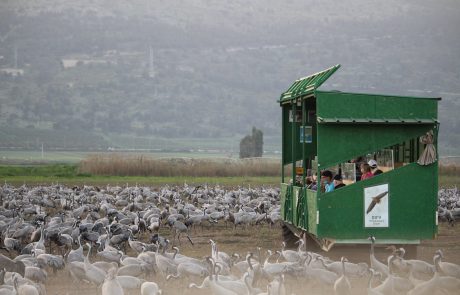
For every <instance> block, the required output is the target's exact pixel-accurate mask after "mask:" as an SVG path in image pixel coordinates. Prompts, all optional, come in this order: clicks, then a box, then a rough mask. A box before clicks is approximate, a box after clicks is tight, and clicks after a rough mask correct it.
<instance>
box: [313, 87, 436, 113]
mask: <svg viewBox="0 0 460 295" xmlns="http://www.w3.org/2000/svg"><path fill="white" fill-rule="evenodd" d="M315 96H316V99H317V114H318V117H322V118H370V119H372V118H374V119H383V118H386V119H391V118H404V119H433V118H435V119H436V118H437V117H438V115H437V113H438V108H437V105H438V104H437V103H438V100H436V99H433V98H416V97H398V96H386V95H376V94H359V93H345V92H330V91H316V92H315Z"/></svg>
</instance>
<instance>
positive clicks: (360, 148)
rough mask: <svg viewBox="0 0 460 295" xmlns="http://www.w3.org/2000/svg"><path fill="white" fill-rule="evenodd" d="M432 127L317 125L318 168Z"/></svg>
mask: <svg viewBox="0 0 460 295" xmlns="http://www.w3.org/2000/svg"><path fill="white" fill-rule="evenodd" d="M433 128H435V125H431V124H411V125H396V124H395V125H365V124H359V125H358V124H355V125H352V124H340V125H339V124H318V127H317V129H318V164H319V165H320V168H321V169H326V168H328V167H331V166H333V165H336V164H339V163H344V162H346V161H348V160H351V159H353V158H355V157H357V156H361V155H366V154H368V153H373V152H376V151H379V150H381V149H383V148H386V147H389V146H392V145H395V144H400V143H402V142H404V141H406V140H407V139H411V138H417V137H419V136H421V135H424V134H425V133H426V132H427V131H429V130H431V129H433Z"/></svg>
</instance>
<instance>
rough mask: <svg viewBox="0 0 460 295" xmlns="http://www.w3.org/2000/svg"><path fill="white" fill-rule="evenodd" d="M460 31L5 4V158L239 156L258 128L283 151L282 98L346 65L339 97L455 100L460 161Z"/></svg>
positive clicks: (349, 4) (447, 1) (407, 11)
mask: <svg viewBox="0 0 460 295" xmlns="http://www.w3.org/2000/svg"><path fill="white" fill-rule="evenodd" d="M458 27H460V4H459V3H458V1H455V0H441V1H435V0H422V1H415V0H412V1H404V3H401V1H396V0H390V1H368V0H355V1H333V0H326V1H319V0H316V1H313V0H310V1H301V0H287V1H275V0H265V1H262V0H256V1H243V0H236V1H227V2H225V1H217V0H188V1H185V0H183V1H182V0H168V1H166V0H164V1H160V0H155V1H147V0H136V1H122V0H110V1H109V0H105V1H100V0H73V1H68V0H34V1H27V0H15V1H2V2H0V37H1V38H0V70H1V73H0V134H2V135H3V136H2V137H1V139H0V148H8V147H20V148H28V149H33V148H37V147H38V146H41V143H43V142H45V144H46V145H47V146H49V147H50V148H63V149H68V148H69V147H73V148H76V149H99V148H101V149H105V148H107V147H110V146H111V147H113V146H115V147H132V141H133V140H136V139H138V140H137V141H138V144H137V145H136V147H137V148H148V147H152V146H153V145H154V144H152V142H154V143H155V142H160V141H161V140H168V139H171V140H173V139H178V138H180V139H183V140H184V143H183V144H184V146H183V148H185V149H186V148H187V147H188V146H187V141H188V140H189V141H190V142H192V141H193V139H195V140H196V139H203V140H204V141H203V142H206V140H208V141H213V140H214V139H217V141H218V142H222V146H221V148H223V149H228V142H229V140H230V139H231V140H232V142H233V141H235V146H237V144H238V138H241V137H242V136H243V135H244V134H246V133H248V132H249V131H250V129H251V128H252V126H257V127H258V128H260V129H262V131H263V132H264V134H265V135H266V137H267V140H268V142H269V143H270V149H271V150H276V149H279V135H280V110H279V106H278V104H277V103H276V100H277V99H278V97H279V94H280V93H281V92H283V91H284V90H285V89H286V88H287V87H288V86H289V85H290V84H291V82H292V81H293V80H295V79H297V78H299V77H301V76H305V75H308V74H310V73H313V72H316V71H319V70H322V69H324V68H327V67H329V66H331V65H334V64H337V63H340V64H342V68H341V69H340V71H339V72H337V73H336V74H335V75H334V76H333V77H332V78H331V79H330V81H328V83H326V84H325V88H329V89H340V90H343V91H355V92H378V93H393V94H409V95H421V96H441V97H443V100H442V102H441V104H440V109H439V112H440V119H441V124H442V125H441V126H442V127H441V151H442V153H443V154H446V155H447V154H458V151H457V147H458V146H460V135H458V134H457V132H456V130H457V126H458V125H459V119H458V116H457V115H456V113H457V112H458V110H459V109H460V108H459V98H460V86H459V85H460V73H459V71H458V69H459V68H460V50H459V49H460V36H459V34H458V32H457V28H458ZM150 56H151V58H150ZM150 61H152V65H150ZM15 70H16V71H15ZM18 71H19V72H18ZM16 73H19V74H20V75H18V76H15V74H16ZM120 137H124V138H129V140H119V138H120ZM72 140H73V141H72ZM157 146H158V145H157ZM157 146H155V147H157ZM194 147H196V146H194ZM201 147H203V146H201Z"/></svg>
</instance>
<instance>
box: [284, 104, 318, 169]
mask: <svg viewBox="0 0 460 295" xmlns="http://www.w3.org/2000/svg"><path fill="white" fill-rule="evenodd" d="M282 109H283V110H282V111H283V116H282V118H283V119H282V120H283V122H282V128H283V130H282V137H283V142H282V148H283V165H286V164H290V163H292V143H293V142H295V145H296V146H295V158H294V159H295V161H298V160H302V159H303V152H302V146H303V145H302V143H301V142H300V138H299V135H300V126H302V124H301V123H294V124H295V141H293V136H292V124H293V123H292V122H289V111H290V110H292V105H283V106H282ZM298 109H300V107H298ZM308 110H312V106H310V105H309V106H307V111H308ZM313 110H314V108H313ZM316 124H317V123H316V121H314V122H307V123H306V125H307V126H313V130H312V139H313V141H312V143H306V144H305V157H306V158H310V159H311V158H314V157H315V156H316V147H317V140H316V138H317V135H316V133H317V128H316Z"/></svg>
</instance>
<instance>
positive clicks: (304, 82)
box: [279, 65, 340, 103]
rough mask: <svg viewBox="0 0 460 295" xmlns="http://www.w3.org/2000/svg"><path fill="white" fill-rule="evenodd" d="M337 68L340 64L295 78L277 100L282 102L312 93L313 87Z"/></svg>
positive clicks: (318, 85)
mask: <svg viewBox="0 0 460 295" xmlns="http://www.w3.org/2000/svg"><path fill="white" fill-rule="evenodd" d="M339 68H340V65H335V66H333V67H331V68H329V69H326V70H324V71H321V72H318V73H316V74H313V75H310V76H307V77H304V78H300V79H298V80H296V81H295V82H294V84H292V85H291V87H289V88H288V90H286V91H285V92H283V93H282V94H281V97H280V100H279V102H280V103H283V102H286V101H290V100H293V99H296V98H298V97H302V96H306V95H310V94H312V93H313V91H315V89H317V88H318V87H320V86H321V85H322V84H323V83H324V82H325V81H326V80H327V79H329V77H330V76H332V74H334V73H335V71H337V70H338V69H339Z"/></svg>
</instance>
